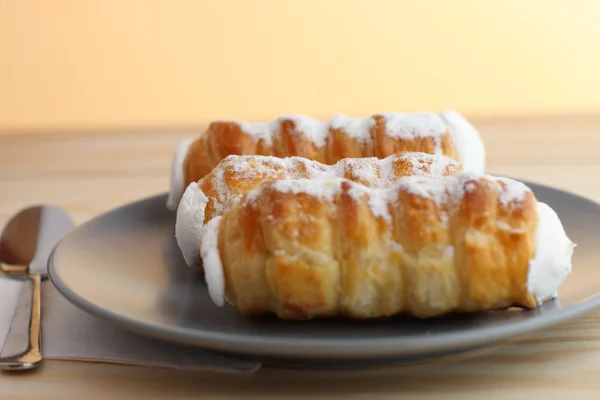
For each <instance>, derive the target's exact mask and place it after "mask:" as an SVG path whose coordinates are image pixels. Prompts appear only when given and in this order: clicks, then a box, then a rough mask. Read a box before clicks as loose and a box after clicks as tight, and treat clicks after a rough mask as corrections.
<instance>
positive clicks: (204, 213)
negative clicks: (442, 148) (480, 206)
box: [175, 152, 462, 265]
mask: <svg viewBox="0 0 600 400" xmlns="http://www.w3.org/2000/svg"><path fill="white" fill-rule="evenodd" d="M460 171H462V166H461V165H460V163H459V162H458V161H455V160H453V159H451V158H449V157H446V156H434V155H431V154H427V153H418V152H405V153H398V154H394V155H391V156H389V157H386V158H383V159H379V158H375V157H370V158H344V159H342V160H340V161H338V162H337V163H336V164H334V165H326V164H321V163H319V162H318V161H313V160H309V159H306V158H302V157H287V158H277V157H272V156H238V155H230V156H227V157H225V159H223V160H222V161H221V162H220V163H219V164H218V165H217V166H216V167H215V168H214V169H213V170H212V171H211V172H210V173H209V174H208V175H205V176H204V177H203V178H202V179H200V180H199V181H198V182H197V183H196V182H192V183H190V184H189V185H188V187H187V189H186V191H185V193H184V195H183V199H182V201H181V202H180V204H179V207H178V210H177V219H176V229H175V234H176V238H177V241H178V243H179V246H180V248H181V249H182V252H183V254H184V257H185V260H186V262H187V263H188V264H189V265H194V264H196V263H197V262H198V261H199V259H198V249H199V245H200V241H201V235H200V231H201V230H202V227H203V225H204V224H206V223H207V222H208V221H210V220H211V219H212V218H214V217H217V216H219V215H222V214H223V213H224V212H226V211H227V210H228V209H230V208H231V206H232V205H233V204H235V203H236V202H238V201H239V200H240V199H241V198H242V196H243V195H245V194H246V193H248V192H250V191H251V190H253V189H256V188H257V187H259V186H260V185H261V184H262V183H264V182H266V181H268V180H275V179H277V180H281V179H328V178H336V177H337V178H346V179H348V180H350V181H353V182H357V183H360V184H362V185H365V186H366V187H372V188H377V187H385V186H388V185H390V184H391V183H393V182H395V181H397V180H398V179H400V178H402V177H404V176H410V175H422V176H437V177H442V176H447V175H455V174H457V173H458V172H460ZM190 231H192V232H193V234H190Z"/></svg>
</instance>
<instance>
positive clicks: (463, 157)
mask: <svg viewBox="0 0 600 400" xmlns="http://www.w3.org/2000/svg"><path fill="white" fill-rule="evenodd" d="M440 116H441V117H442V118H443V119H444V121H446V124H447V125H448V130H449V131H450V135H452V139H453V140H454V143H455V145H456V151H457V153H458V158H459V160H460V163H461V164H462V165H463V169H464V171H466V172H473V173H476V174H483V173H484V171H485V146H484V143H483V140H482V139H481V136H480V135H479V132H478V131H477V129H475V127H474V126H473V125H472V124H471V123H470V122H469V121H467V120H466V119H465V118H464V117H463V116H462V115H460V114H459V113H457V112H455V111H452V110H446V111H443V112H441V113H440Z"/></svg>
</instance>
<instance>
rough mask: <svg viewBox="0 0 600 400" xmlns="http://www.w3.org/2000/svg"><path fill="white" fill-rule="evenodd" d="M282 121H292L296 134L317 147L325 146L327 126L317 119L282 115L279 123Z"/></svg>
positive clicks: (327, 132)
mask: <svg viewBox="0 0 600 400" xmlns="http://www.w3.org/2000/svg"><path fill="white" fill-rule="evenodd" d="M282 120H290V121H292V122H293V123H294V126H295V128H296V132H297V133H302V134H304V136H305V137H306V138H307V139H308V140H310V141H311V142H312V143H314V144H315V145H316V146H317V147H323V146H325V140H326V139H327V135H328V134H329V130H328V129H327V124H325V123H323V122H321V121H319V120H318V119H315V118H311V117H306V116H303V115H284V116H282V117H280V118H279V121H282Z"/></svg>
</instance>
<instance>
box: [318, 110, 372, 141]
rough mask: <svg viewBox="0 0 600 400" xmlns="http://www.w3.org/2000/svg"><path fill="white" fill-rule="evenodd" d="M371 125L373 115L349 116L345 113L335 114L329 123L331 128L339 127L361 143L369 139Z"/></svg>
mask: <svg viewBox="0 0 600 400" xmlns="http://www.w3.org/2000/svg"><path fill="white" fill-rule="evenodd" d="M373 125H375V119H374V118H373V117H368V118H350V117H347V116H345V115H336V116H335V117H333V118H332V119H331V120H330V123H329V126H330V127H331V128H332V129H339V130H341V131H342V132H344V133H345V134H346V135H348V137H350V138H352V139H355V140H357V141H359V142H361V143H365V142H369V141H370V140H371V128H372V127H373Z"/></svg>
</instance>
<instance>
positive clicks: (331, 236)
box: [201, 173, 574, 319]
mask: <svg viewBox="0 0 600 400" xmlns="http://www.w3.org/2000/svg"><path fill="white" fill-rule="evenodd" d="M573 248H574V244H573V243H572V242H571V241H570V240H569V238H568V237H567V235H566V234H565V232H564V229H563V227H562V224H561V222H560V220H559V218H558V216H557V215H556V213H555V212H554V211H553V210H552V209H551V208H550V207H549V206H547V205H546V204H544V203H541V202H538V201H537V200H536V198H535V196H534V194H533V192H532V191H531V190H530V189H529V188H527V187H526V186H525V185H524V184H522V183H520V182H517V181H514V180H510V179H506V178H498V177H492V176H487V175H476V174H470V173H460V174H458V175H455V176H449V177H444V178H430V177H419V176H412V177H406V178H403V179H401V180H400V181H398V182H397V183H396V184H394V185H393V186H391V187H388V188H383V189H370V188H367V187H365V186H364V185H361V184H357V183H354V182H351V181H348V180H346V179H341V178H335V179H329V180H279V181H269V182H266V183H264V184H263V185H261V186H260V187H259V188H257V189H256V190H253V191H251V192H250V193H248V194H247V195H246V196H244V198H243V199H242V200H241V201H240V202H238V203H236V204H234V205H233V206H232V208H231V209H230V210H229V211H227V212H225V213H224V214H223V215H222V216H219V217H216V218H213V219H212V220H211V221H210V222H209V223H208V225H207V226H206V227H205V229H204V230H203V239H202V245H201V256H202V260H203V266H204V270H205V274H206V281H207V284H208V287H209V291H210V293H211V296H212V299H213V300H214V302H215V303H216V304H217V305H222V304H223V303H224V301H225V299H227V300H228V301H229V302H230V303H231V304H232V305H233V306H234V307H236V308H237V309H238V310H239V312H240V313H242V314H247V315H260V314H269V313H273V314H276V315H277V316H278V317H280V318H282V319H312V318H323V317H343V318H352V319H369V318H382V317H390V316H394V315H397V314H406V315H412V316H416V317H419V318H427V317H432V316H439V315H443V314H447V313H454V312H461V313H468V312H478V311H490V310H499V309H506V308H509V307H523V308H527V309H531V308H534V307H536V305H538V304H539V303H541V302H542V301H544V300H546V299H548V298H550V297H553V296H555V295H556V291H557V288H558V287H559V286H560V284H561V283H562V282H563V281H564V279H565V278H566V276H567V275H568V273H569V272H570V270H571V256H572V252H573Z"/></svg>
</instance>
